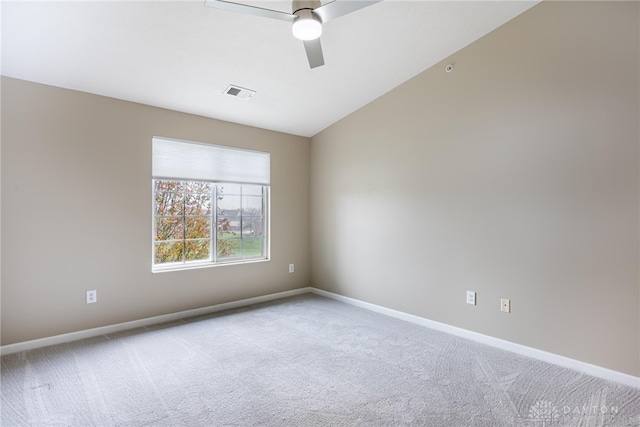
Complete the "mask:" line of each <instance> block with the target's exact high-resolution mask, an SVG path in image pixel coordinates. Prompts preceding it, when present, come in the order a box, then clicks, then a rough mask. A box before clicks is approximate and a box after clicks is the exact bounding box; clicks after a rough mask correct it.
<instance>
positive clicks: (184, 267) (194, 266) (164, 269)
mask: <svg viewBox="0 0 640 427" xmlns="http://www.w3.org/2000/svg"><path fill="white" fill-rule="evenodd" d="M267 261H270V259H269V258H256V259H241V260H237V261H228V262H218V263H215V264H214V263H211V262H203V263H193V264H180V265H170V266H169V265H164V266H154V267H152V268H151V272H152V273H168V272H172V271H184V270H198V269H201V268H211V267H227V266H230V265H240V264H256V263H261V262H267Z"/></svg>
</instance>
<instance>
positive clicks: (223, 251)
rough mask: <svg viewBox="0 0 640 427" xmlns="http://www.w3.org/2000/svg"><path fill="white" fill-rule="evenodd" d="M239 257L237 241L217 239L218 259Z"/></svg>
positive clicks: (238, 243) (238, 241) (238, 242)
mask: <svg viewBox="0 0 640 427" xmlns="http://www.w3.org/2000/svg"><path fill="white" fill-rule="evenodd" d="M239 255H240V240H239V239H218V258H233V257H238V256H239Z"/></svg>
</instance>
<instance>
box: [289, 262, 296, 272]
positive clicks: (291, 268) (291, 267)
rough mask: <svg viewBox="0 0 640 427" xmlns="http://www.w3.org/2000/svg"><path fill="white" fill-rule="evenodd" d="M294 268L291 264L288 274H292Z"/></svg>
mask: <svg viewBox="0 0 640 427" xmlns="http://www.w3.org/2000/svg"><path fill="white" fill-rule="evenodd" d="M295 269H296V268H295V266H294V265H293V264H289V273H293V272H294V271H295Z"/></svg>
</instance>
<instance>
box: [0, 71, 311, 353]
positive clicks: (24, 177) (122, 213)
mask: <svg viewBox="0 0 640 427" xmlns="http://www.w3.org/2000/svg"><path fill="white" fill-rule="evenodd" d="M154 135H158V136H165V137H171V138H179V139H186V140H194V141H202V142H210V143H214V144H221V145H229V146H237V147H243V148H249V149H256V150H262V151H268V152H270V153H271V177H272V178H271V179H272V185H271V196H272V197H271V261H269V262H261V263H254V264H245V265H233V266H231V265H229V266H222V267H214V268H204V269H198V270H189V271H177V272H165V273H156V274H152V273H151V138H152V136H154ZM1 170H2V318H1V321H2V345H7V344H11V343H15V342H21V341H25V340H31V339H36V338H42V337H47V336H51V335H56V334H61V333H67V332H72V331H78V330H82V329H87V328H92V327H97V326H103V325H110V324H114V323H119V322H124V321H129V320H134V319H140V318H145V317H149V316H155V315H161V314H166V313H172V312H176V311H181V310H187V309H192V308H197V307H203V306H208V305H212V304H217V303H223V302H227V301H233V300H239V299H242V298H248V297H254V296H259V295H265V294H269V293H273V292H279V291H284V290H289V289H294V288H299V287H304V286H308V285H309V275H310V266H309V196H308V194H309V139H308V138H302V137H296V136H291V135H285V134H281V133H276V132H271V131H266V130H260V129H255V128H250V127H247V126H241V125H234V124H231V123H225V122H220V121H216V120H211V119H206V118H202V117H197V116H192V115H188V114H181V113H176V112H172V111H167V110H162V109H158V108H153V107H148V106H144V105H139V104H133V103H128V102H123V101H119V100H115V99H110V98H104V97H100V96H96V95H90V94H86V93H80V92H74V91H69V90H64V89H59V88H53V87H49V86H43V85H38V84H34V83H28V82H24V81H20V80H15V79H10V78H3V79H2V169H1ZM289 263H295V265H296V270H295V273H293V274H289V273H288V264H289ZM89 289H96V290H97V291H98V302H97V303H96V304H91V305H87V304H86V303H85V291H86V290H89Z"/></svg>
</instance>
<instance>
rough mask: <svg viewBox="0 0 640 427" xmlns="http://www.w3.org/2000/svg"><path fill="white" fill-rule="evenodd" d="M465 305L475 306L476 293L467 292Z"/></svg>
mask: <svg viewBox="0 0 640 427" xmlns="http://www.w3.org/2000/svg"><path fill="white" fill-rule="evenodd" d="M467 304H471V305H476V293H475V292H473V291H467Z"/></svg>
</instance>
